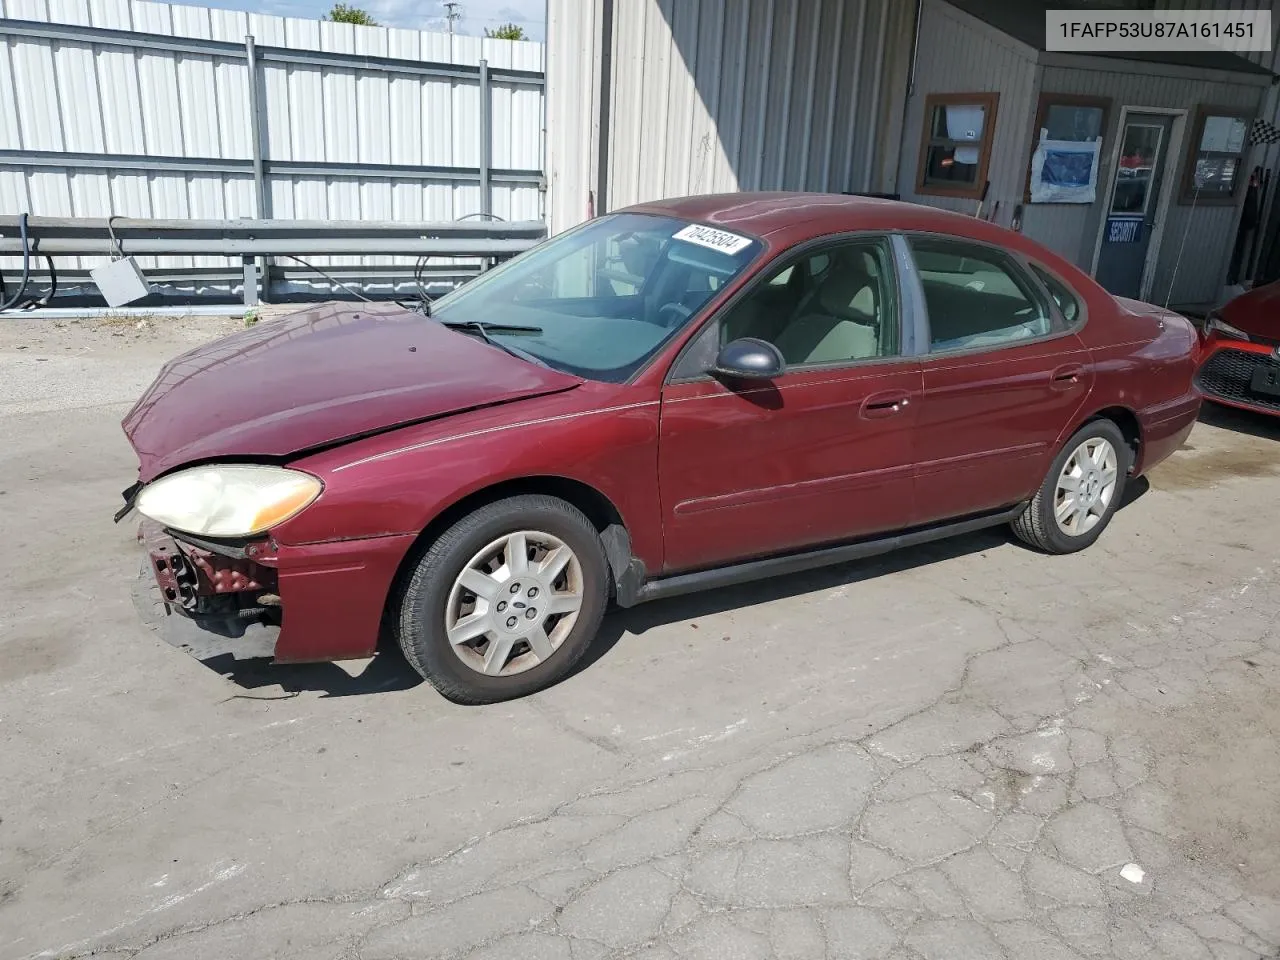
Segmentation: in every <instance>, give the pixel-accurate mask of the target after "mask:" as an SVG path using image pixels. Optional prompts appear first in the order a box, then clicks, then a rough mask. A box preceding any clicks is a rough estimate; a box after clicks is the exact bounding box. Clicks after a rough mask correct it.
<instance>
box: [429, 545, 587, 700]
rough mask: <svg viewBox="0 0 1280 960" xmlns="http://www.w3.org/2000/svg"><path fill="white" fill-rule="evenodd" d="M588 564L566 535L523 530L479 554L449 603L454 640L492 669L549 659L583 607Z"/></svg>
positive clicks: (448, 627) (502, 671) (468, 657)
mask: <svg viewBox="0 0 1280 960" xmlns="http://www.w3.org/2000/svg"><path fill="white" fill-rule="evenodd" d="M582 599H583V575H582V564H581V562H580V561H579V560H578V557H577V556H576V555H575V554H574V552H573V550H571V549H570V548H569V546H568V544H566V543H565V542H564V541H563V540H560V539H559V538H558V537H554V536H552V535H551V534H549V533H542V532H540V531H536V530H518V531H516V532H514V533H509V534H506V535H505V536H502V537H499V538H498V539H497V540H494V541H492V542H491V543H489V544H488V545H487V546H485V547H484V548H483V549H481V550H480V551H479V552H477V553H476V554H475V556H473V557H472V558H471V559H470V560H468V561H467V563H466V565H465V566H464V567H463V568H462V572H461V573H459V574H458V576H457V578H456V579H455V580H454V583H453V587H452V589H451V590H450V591H449V600H448V603H447V604H446V606H445V634H446V636H447V637H448V639H449V646H450V648H451V649H452V650H453V652H454V653H455V654H457V656H458V658H459V659H460V660H461V661H462V662H463V663H464V664H466V666H468V667H469V668H470V669H472V670H474V671H476V672H477V673H482V674H484V675H486V676H490V677H499V676H512V675H514V674H518V673H524V672H525V671H526V670H530V669H532V668H533V667H536V666H537V665H538V664H540V663H544V662H545V661H546V660H548V659H549V658H550V657H551V655H552V654H554V653H555V652H556V650H557V649H559V647H560V645H561V644H562V643H564V641H565V638H566V637H568V636H569V633H570V632H571V631H572V630H573V625H574V623H576V622H577V619H578V613H579V611H580V610H581V608H582Z"/></svg>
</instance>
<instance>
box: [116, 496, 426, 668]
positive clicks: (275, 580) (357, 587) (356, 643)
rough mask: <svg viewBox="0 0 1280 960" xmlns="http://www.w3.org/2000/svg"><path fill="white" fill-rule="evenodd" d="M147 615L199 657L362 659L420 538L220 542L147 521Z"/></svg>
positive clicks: (141, 601) (141, 535)
mask: <svg viewBox="0 0 1280 960" xmlns="http://www.w3.org/2000/svg"><path fill="white" fill-rule="evenodd" d="M138 540H139V542H140V543H141V544H142V546H143V548H144V550H145V551H146V557H147V559H146V564H145V569H146V570H147V571H149V572H148V573H147V575H146V577H145V580H144V582H142V583H140V589H139V591H138V592H137V593H136V594H135V600H136V601H137V604H138V607H139V612H140V613H141V614H142V616H143V618H144V619H145V620H147V621H149V622H150V624H151V625H152V626H153V627H154V628H155V629H156V630H157V632H159V633H160V635H161V636H162V637H163V638H164V639H165V640H166V641H167V642H169V643H171V644H173V645H174V646H177V647H180V648H181V649H184V650H186V651H187V652H188V653H190V654H192V655H193V656H195V657H196V658H197V659H200V660H208V659H212V658H214V657H219V656H226V655H230V656H232V657H235V658H237V659H243V658H252V657H273V658H274V659H275V660H276V661H279V662H284V663H302V662H309V661H324V660H346V659H359V658H363V657H368V656H371V655H372V654H373V652H374V650H375V649H376V647H377V642H378V635H379V630H380V626H381V623H382V618H383V613H384V609H385V606H386V601H387V597H388V595H389V593H390V588H391V585H392V583H393V582H394V580H395V577H396V573H397V571H398V569H399V566H400V563H401V561H402V560H403V559H404V557H405V554H406V553H407V552H408V550H409V547H410V546H412V544H413V541H414V537H413V536H411V535H405V536H386V537H375V538H369V539H361V540H344V541H336V542H331V543H318V544H306V545H302V546H286V545H282V544H277V543H276V542H275V541H274V540H273V539H271V538H265V539H261V540H254V541H251V542H245V543H223V542H214V541H207V540H202V539H200V538H196V537H188V536H186V535H181V534H174V533H172V532H170V531H168V530H165V529H163V528H161V527H160V526H159V525H158V524H155V523H153V522H151V521H149V520H144V521H143V523H142V524H141V526H140V528H139V531H138Z"/></svg>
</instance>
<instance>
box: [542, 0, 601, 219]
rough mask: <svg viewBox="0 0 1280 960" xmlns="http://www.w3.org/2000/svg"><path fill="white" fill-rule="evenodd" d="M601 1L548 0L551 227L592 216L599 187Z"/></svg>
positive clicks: (547, 175) (547, 169) (548, 147)
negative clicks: (589, 209)
mask: <svg viewBox="0 0 1280 960" xmlns="http://www.w3.org/2000/svg"><path fill="white" fill-rule="evenodd" d="M601 15H602V11H601V0H548V3H547V131H546V143H547V166H546V180H547V230H548V232H549V233H553V234H554V233H559V232H560V231H561V230H564V229H566V228H568V227H571V226H573V225H574V224H576V223H580V222H582V221H583V220H585V219H586V218H587V206H588V202H589V197H590V194H591V193H592V192H593V191H594V190H595V163H596V159H595V158H596V150H597V139H598V136H599V130H598V127H597V118H596V111H597V109H598V103H599V93H600V76H599V70H600V49H599V44H600V17H601Z"/></svg>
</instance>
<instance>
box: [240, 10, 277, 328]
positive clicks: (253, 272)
mask: <svg viewBox="0 0 1280 960" xmlns="http://www.w3.org/2000/svg"><path fill="white" fill-rule="evenodd" d="M244 52H245V69H246V70H247V71H248V75H249V76H248V89H249V134H250V141H251V142H252V144H253V193H254V208H255V211H256V212H255V214H254V215H255V216H256V217H257V218H258V219H259V220H266V219H268V218H269V217H270V216H271V198H270V195H269V194H268V193H267V175H266V148H265V145H264V143H263V137H262V132H263V131H262V90H261V84H260V78H259V75H258V49H257V45H256V44H255V43H254V39H253V34H248V35H247V36H246V37H245V38H244ZM243 262H244V305H245V306H246V307H254V306H257V304H258V277H259V275H261V277H262V279H263V284H262V287H263V291H264V292H265V291H266V289H267V288H268V287H269V286H270V277H271V270H270V267H269V265H268V261H267V260H266V259H265V258H264V259H263V261H262V268H261V270H259V267H258V262H257V260H256V259H254V258H253V257H245V258H244V261H243Z"/></svg>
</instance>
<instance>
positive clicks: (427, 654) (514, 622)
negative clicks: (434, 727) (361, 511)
mask: <svg viewBox="0 0 1280 960" xmlns="http://www.w3.org/2000/svg"><path fill="white" fill-rule="evenodd" d="M608 586H609V568H608V563H607V561H606V560H605V556H604V549H603V547H602V546H601V544H600V538H599V535H598V534H597V533H596V529H595V527H593V526H592V524H591V521H589V520H588V519H587V518H586V517H585V516H584V515H583V514H582V512H581V511H580V510H578V509H577V508H575V507H573V506H572V505H571V504H569V503H566V502H565V501H563V500H559V499H557V498H555V497H547V496H541V495H528V496H519V497H512V498H510V499H507V500H499V501H497V502H495V503H491V504H488V505H486V506H484V507H481V508H480V509H478V510H476V511H475V512H474V513H472V514H469V515H468V516H466V517H463V518H462V519H461V520H459V521H458V522H457V523H456V524H454V525H453V526H452V527H451V528H449V529H448V530H447V531H445V533H444V534H443V535H441V536H440V538H439V539H437V540H436V541H435V542H434V543H433V544H432V545H431V547H430V548H429V549H428V550H427V552H426V554H425V555H424V556H423V557H422V560H421V561H420V562H419V564H418V567H417V569H416V570H415V571H414V573H413V576H412V578H411V579H410V581H409V583H408V585H407V587H406V588H405V593H404V598H403V600H402V602H401V606H400V617H399V640H400V647H401V649H402V650H403V651H404V654H405V657H406V659H408V661H409V663H410V664H412V665H413V667H414V668H415V669H416V670H417V671H418V672H419V673H421V674H422V675H423V676H424V677H426V679H427V680H428V681H430V682H431V684H432V685H433V686H435V688H436V689H437V690H439V691H440V693H442V694H443V695H444V696H446V697H447V698H449V699H450V700H453V701H454V702H456V703H496V702H498V701H501V700H509V699H511V698H513V697H521V696H525V695H526V694H529V693H533V692H534V691H536V690H541V689H542V688H543V687H547V686H550V685H551V684H553V683H555V682H556V681H557V680H559V679H561V678H562V677H564V676H565V674H567V673H568V672H569V671H570V670H571V669H572V668H573V666H574V664H575V663H576V662H577V661H578V659H579V658H580V657H581V656H582V655H583V653H585V652H586V650H587V647H588V646H589V645H590V643H591V641H592V639H593V638H594V637H595V635H596V631H597V630H599V627H600V621H601V619H602V617H603V616H604V610H605V606H606V603H607V600H608Z"/></svg>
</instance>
